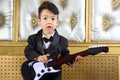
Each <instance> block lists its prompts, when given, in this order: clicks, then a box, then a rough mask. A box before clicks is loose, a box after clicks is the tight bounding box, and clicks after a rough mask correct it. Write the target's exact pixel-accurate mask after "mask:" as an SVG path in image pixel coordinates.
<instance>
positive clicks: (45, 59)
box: [37, 54, 50, 63]
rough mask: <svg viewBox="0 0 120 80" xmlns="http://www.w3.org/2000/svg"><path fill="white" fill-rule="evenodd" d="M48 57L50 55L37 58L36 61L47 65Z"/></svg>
mask: <svg viewBox="0 0 120 80" xmlns="http://www.w3.org/2000/svg"><path fill="white" fill-rule="evenodd" d="M48 56H50V54H46V55H41V56H38V57H37V61H40V62H43V63H48Z"/></svg>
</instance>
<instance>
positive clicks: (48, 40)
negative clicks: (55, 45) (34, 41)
mask: <svg viewBox="0 0 120 80" xmlns="http://www.w3.org/2000/svg"><path fill="white" fill-rule="evenodd" d="M43 40H44V41H45V42H46V43H47V42H52V41H53V37H52V36H51V37H50V38H49V39H48V38H46V37H44V38H43Z"/></svg>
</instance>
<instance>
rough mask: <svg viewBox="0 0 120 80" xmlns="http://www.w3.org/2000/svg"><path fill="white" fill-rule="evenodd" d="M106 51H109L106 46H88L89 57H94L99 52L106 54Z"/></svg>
mask: <svg viewBox="0 0 120 80" xmlns="http://www.w3.org/2000/svg"><path fill="white" fill-rule="evenodd" d="M108 51H109V48H108V46H102V45H98V46H90V47H89V49H88V53H89V55H96V54H98V53H101V52H105V53H107V52H108Z"/></svg>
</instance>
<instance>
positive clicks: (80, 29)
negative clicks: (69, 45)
mask: <svg viewBox="0 0 120 80" xmlns="http://www.w3.org/2000/svg"><path fill="white" fill-rule="evenodd" d="M42 1H44V0H20V30H19V32H20V40H26V39H27V38H28V36H29V35H31V34H33V33H36V32H37V31H38V30H39V29H40V27H39V26H38V24H37V21H36V19H37V9H38V7H39V5H40V4H41V3H42ZM49 1H51V2H53V3H55V4H56V6H57V7H58V8H59V11H60V15H59V20H60V25H59V26H58V27H57V30H58V32H59V33H60V34H61V35H63V36H64V37H66V38H67V39H68V40H73V41H78V42H83V41H84V40H85V0H49ZM33 6H34V7H33Z"/></svg>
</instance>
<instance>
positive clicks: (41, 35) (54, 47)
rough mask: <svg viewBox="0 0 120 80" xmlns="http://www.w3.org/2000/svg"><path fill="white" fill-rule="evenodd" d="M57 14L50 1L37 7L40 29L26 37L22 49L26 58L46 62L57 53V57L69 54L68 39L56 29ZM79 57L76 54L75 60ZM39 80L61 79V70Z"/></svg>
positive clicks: (54, 57)
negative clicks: (26, 40) (26, 39)
mask: <svg viewBox="0 0 120 80" xmlns="http://www.w3.org/2000/svg"><path fill="white" fill-rule="evenodd" d="M58 14H59V11H58V8H57V7H56V6H55V5H54V4H53V3H51V2H48V1H46V2H44V3H43V4H41V6H40V7H39V9H38V17H39V19H38V24H39V25H40V26H41V27H42V29H41V30H39V31H38V33H36V34H33V35H31V36H29V38H28V45H27V46H26V48H25V51H24V52H25V56H26V58H27V59H28V60H36V61H40V62H43V63H45V64H47V63H48V60H49V59H57V58H58V57H56V56H58V54H60V56H59V57H63V56H66V55H69V50H68V49H67V48H68V40H67V39H66V38H64V37H63V36H61V35H59V34H58V32H57V30H56V27H57V26H58V24H59V21H58ZM79 59H80V56H77V57H76V60H79ZM67 64H68V63H67ZM39 67H40V66H39ZM60 69H61V68H60ZM25 80H26V79H25ZM40 80H61V71H60V72H58V73H56V74H52V73H50V74H47V75H45V76H44V77H43V78H42V79H40Z"/></svg>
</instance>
